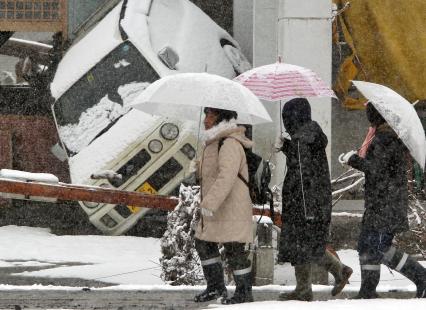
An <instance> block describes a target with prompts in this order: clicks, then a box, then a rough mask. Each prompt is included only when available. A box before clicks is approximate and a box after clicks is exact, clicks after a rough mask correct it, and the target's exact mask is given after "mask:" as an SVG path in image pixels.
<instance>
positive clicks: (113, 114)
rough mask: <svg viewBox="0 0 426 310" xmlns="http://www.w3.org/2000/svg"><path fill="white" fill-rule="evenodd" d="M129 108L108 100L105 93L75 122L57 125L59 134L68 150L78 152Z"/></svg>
mask: <svg viewBox="0 0 426 310" xmlns="http://www.w3.org/2000/svg"><path fill="white" fill-rule="evenodd" d="M129 110H130V109H129V108H124V107H122V106H121V105H120V104H118V103H116V102H113V101H111V100H109V98H108V95H105V96H104V97H103V98H102V99H101V101H99V103H98V104H96V105H94V106H93V107H91V108H89V109H87V110H86V111H85V112H83V113H82V114H81V116H80V119H79V122H78V123H77V124H68V125H66V126H58V130H59V135H60V136H61V139H62V141H63V142H64V143H65V144H66V146H67V147H68V149H69V150H70V151H72V152H74V153H78V152H80V151H81V150H82V149H83V148H84V147H86V146H87V145H89V143H90V142H92V141H93V139H95V137H96V136H97V135H98V134H99V133H100V132H101V131H102V130H103V129H104V128H106V127H107V126H108V125H109V124H111V122H113V121H115V120H116V119H118V118H119V117H120V116H122V115H124V114H126V113H127V112H128V111H129Z"/></svg>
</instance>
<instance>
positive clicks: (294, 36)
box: [278, 0, 332, 162]
mask: <svg viewBox="0 0 426 310" xmlns="http://www.w3.org/2000/svg"><path fill="white" fill-rule="evenodd" d="M331 14H332V1H331V0H303V1H300V0H279V16H278V53H279V54H280V55H282V57H283V61H284V62H287V63H291V64H295V65H299V66H303V67H307V68H310V69H312V70H313V71H315V72H316V73H317V74H319V76H320V77H321V78H322V79H323V80H324V81H325V82H326V83H327V85H329V86H331V66H332V63H331V61H332V58H331V53H332V44H331V35H332V29H331V26H332V25H331ZM309 101H310V103H311V107H312V117H313V119H314V120H316V121H317V122H318V123H319V124H320V126H321V127H322V129H323V130H324V132H325V134H326V135H327V137H328V141H329V143H328V147H327V156H328V159H329V162H330V150H331V99H330V98H320V99H310V100H309Z"/></svg>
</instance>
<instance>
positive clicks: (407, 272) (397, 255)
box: [385, 247, 426, 298]
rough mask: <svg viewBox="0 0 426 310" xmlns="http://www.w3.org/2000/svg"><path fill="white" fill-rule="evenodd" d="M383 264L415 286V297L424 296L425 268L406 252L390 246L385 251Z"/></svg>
mask: <svg viewBox="0 0 426 310" xmlns="http://www.w3.org/2000/svg"><path fill="white" fill-rule="evenodd" d="M385 264H386V265H387V266H389V267H390V268H392V269H395V270H396V271H398V272H400V273H401V274H402V275H403V276H405V277H407V278H408V279H409V280H411V281H413V282H414V284H415V285H416V286H417V293H416V297H417V298H426V269H425V268H424V267H423V266H422V265H420V264H419V263H418V262H417V261H416V260H415V259H414V258H412V257H411V256H409V255H408V254H406V253H404V252H402V251H400V250H398V249H396V248H394V247H392V248H391V249H390V250H389V251H388V252H387V253H385Z"/></svg>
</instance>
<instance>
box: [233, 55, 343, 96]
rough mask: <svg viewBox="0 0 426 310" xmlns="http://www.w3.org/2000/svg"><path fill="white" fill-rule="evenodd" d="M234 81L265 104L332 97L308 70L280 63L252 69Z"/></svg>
mask: <svg viewBox="0 0 426 310" xmlns="http://www.w3.org/2000/svg"><path fill="white" fill-rule="evenodd" d="M234 80H235V81H237V82H239V83H241V84H242V85H244V86H246V87H247V88H248V89H250V90H251V91H252V92H253V93H254V94H255V95H256V96H257V97H258V98H261V99H265V100H268V101H278V100H283V99H288V98H294V97H303V98H308V97H336V95H335V94H334V92H333V91H332V90H331V89H330V88H329V87H328V86H327V84H326V83H325V82H324V81H323V80H321V79H320V78H319V76H318V75H317V74H316V73H315V72H313V71H312V70H310V69H308V68H304V67H300V66H295V65H291V64H286V63H282V62H280V61H278V62H276V63H274V64H270V65H265V66H261V67H257V68H253V69H251V70H249V71H247V72H244V73H243V74H241V75H239V76H237V77H236V78H235V79H234Z"/></svg>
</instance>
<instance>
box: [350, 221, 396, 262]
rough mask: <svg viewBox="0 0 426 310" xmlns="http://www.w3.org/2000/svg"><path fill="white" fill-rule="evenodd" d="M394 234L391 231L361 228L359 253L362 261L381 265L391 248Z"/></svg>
mask: <svg viewBox="0 0 426 310" xmlns="http://www.w3.org/2000/svg"><path fill="white" fill-rule="evenodd" d="M393 238H394V235H393V234H391V233H385V232H378V231H371V230H364V229H362V230H361V234H360V236H359V239H358V254H359V258H360V261H361V263H364V262H365V263H366V264H375V265H379V264H381V263H383V258H384V255H385V253H386V252H387V251H388V250H389V249H390V248H391V246H392V240H393Z"/></svg>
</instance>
